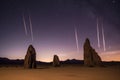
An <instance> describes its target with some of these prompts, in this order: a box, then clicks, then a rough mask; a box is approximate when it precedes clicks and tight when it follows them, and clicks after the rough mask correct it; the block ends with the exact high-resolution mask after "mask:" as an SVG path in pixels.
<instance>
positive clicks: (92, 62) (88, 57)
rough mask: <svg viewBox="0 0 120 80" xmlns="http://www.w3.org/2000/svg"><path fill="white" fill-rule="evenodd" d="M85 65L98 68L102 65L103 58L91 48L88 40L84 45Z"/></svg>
mask: <svg viewBox="0 0 120 80" xmlns="http://www.w3.org/2000/svg"><path fill="white" fill-rule="evenodd" d="M84 65H86V66H98V65H101V58H100V56H99V55H98V53H97V52H96V51H95V50H94V49H93V48H92V47H91V45H90V41H89V39H88V38H87V39H86V40H85V43H84Z"/></svg>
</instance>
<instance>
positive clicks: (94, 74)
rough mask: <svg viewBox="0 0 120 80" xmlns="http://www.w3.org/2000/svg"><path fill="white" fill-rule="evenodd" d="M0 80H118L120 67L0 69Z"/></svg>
mask: <svg viewBox="0 0 120 80" xmlns="http://www.w3.org/2000/svg"><path fill="white" fill-rule="evenodd" d="M0 80H120V66H109V67H93V68H90V67H84V66H61V67H58V68H54V67H51V66H44V67H43V66H41V67H39V68H37V69H24V68H23V67H1V68H0Z"/></svg>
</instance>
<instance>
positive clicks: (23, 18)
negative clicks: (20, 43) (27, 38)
mask: <svg viewBox="0 0 120 80" xmlns="http://www.w3.org/2000/svg"><path fill="white" fill-rule="evenodd" d="M23 24H24V29H25V34H26V35H27V27H26V22H25V17H24V14H23Z"/></svg>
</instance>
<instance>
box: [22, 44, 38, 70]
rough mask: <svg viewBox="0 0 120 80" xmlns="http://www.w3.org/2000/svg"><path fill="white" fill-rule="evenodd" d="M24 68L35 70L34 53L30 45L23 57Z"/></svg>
mask: <svg viewBox="0 0 120 80" xmlns="http://www.w3.org/2000/svg"><path fill="white" fill-rule="evenodd" d="M24 68H36V51H35V49H34V47H33V46H32V45H30V46H29V47H28V50H27V54H26V55H25V59H24Z"/></svg>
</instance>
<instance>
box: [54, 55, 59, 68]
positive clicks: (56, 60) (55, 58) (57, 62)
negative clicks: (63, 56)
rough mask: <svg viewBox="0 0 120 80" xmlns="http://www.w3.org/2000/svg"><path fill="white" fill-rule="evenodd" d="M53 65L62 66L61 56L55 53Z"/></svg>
mask: <svg viewBox="0 0 120 80" xmlns="http://www.w3.org/2000/svg"><path fill="white" fill-rule="evenodd" d="M53 66H54V67H59V66H60V61H59V57H58V56H57V55H54V57H53Z"/></svg>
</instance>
